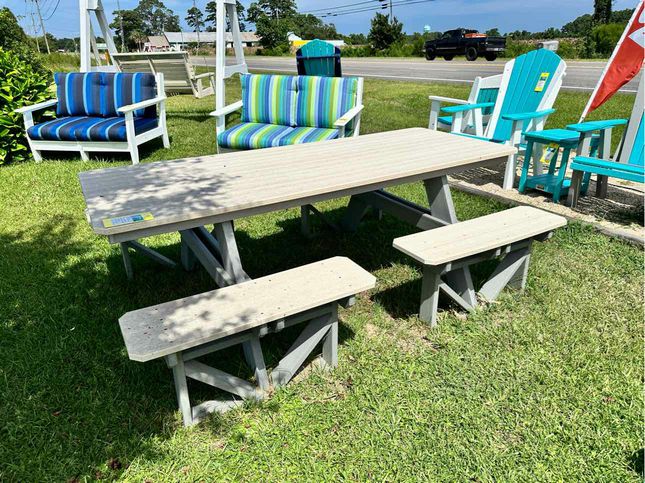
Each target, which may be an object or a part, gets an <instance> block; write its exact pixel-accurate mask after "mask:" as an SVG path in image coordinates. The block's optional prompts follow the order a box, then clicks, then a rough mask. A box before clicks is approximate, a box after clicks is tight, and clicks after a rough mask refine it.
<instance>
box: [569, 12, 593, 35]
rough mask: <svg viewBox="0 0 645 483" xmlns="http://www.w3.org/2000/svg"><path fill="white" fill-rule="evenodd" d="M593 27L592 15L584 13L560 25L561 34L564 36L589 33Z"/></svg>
mask: <svg viewBox="0 0 645 483" xmlns="http://www.w3.org/2000/svg"><path fill="white" fill-rule="evenodd" d="M592 28H593V15H591V14H589V13H586V14H584V15H580V16H579V17H577V18H575V19H573V20H572V21H571V22H569V23H566V24H564V25H563V27H562V35H564V36H565V37H584V36H586V35H589V32H591V29H592Z"/></svg>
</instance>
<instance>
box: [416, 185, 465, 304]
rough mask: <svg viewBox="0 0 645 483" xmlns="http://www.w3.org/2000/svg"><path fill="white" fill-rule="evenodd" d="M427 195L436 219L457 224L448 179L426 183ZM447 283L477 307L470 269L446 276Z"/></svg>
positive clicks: (454, 271) (453, 272) (462, 269)
mask: <svg viewBox="0 0 645 483" xmlns="http://www.w3.org/2000/svg"><path fill="white" fill-rule="evenodd" d="M424 185H425V189H426V195H427V196H428V202H429V203H430V212H431V213H432V215H433V216H434V217H436V218H439V219H441V220H443V221H446V222H448V223H457V222H458V221H459V220H458V219H457V214H456V213H455V206H454V204H453V202H452V195H451V194H450V185H449V184H448V178H447V177H446V176H442V177H440V178H433V179H428V180H425V181H424ZM445 279H446V283H447V284H448V285H449V286H450V287H451V288H452V289H453V290H454V291H455V292H457V293H458V294H459V296H460V297H461V298H463V299H464V300H465V301H466V302H467V303H468V304H469V305H471V306H473V307H474V306H475V305H477V298H476V296H475V288H474V286H473V280H472V277H471V276H470V270H469V269H468V267H463V268H459V269H457V270H453V271H452V272H450V273H448V274H446V276H445Z"/></svg>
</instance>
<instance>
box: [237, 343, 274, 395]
mask: <svg viewBox="0 0 645 483" xmlns="http://www.w3.org/2000/svg"><path fill="white" fill-rule="evenodd" d="M242 347H243V349H244V357H245V358H246V362H247V363H248V364H249V367H251V369H253V370H254V371H255V379H256V380H257V382H258V386H259V387H260V389H262V390H263V391H268V390H269V376H268V375H267V368H266V365H265V364H264V354H262V346H261V344H260V337H259V336H258V335H257V332H256V333H255V335H254V336H253V337H251V339H250V340H248V341H247V342H245V343H244V344H243V345H242Z"/></svg>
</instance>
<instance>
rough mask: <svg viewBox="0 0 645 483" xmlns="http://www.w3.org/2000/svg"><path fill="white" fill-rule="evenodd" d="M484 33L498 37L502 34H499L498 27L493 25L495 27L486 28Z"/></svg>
mask: <svg viewBox="0 0 645 483" xmlns="http://www.w3.org/2000/svg"><path fill="white" fill-rule="evenodd" d="M486 35H488V36H489V37H499V36H500V35H502V34H500V33H499V29H498V28H497V27H495V28H492V29H488V30H487V31H486Z"/></svg>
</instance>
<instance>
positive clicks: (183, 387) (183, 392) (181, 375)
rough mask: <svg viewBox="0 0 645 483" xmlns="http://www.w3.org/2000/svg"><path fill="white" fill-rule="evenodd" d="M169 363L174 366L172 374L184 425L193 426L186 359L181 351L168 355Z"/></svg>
mask: <svg viewBox="0 0 645 483" xmlns="http://www.w3.org/2000/svg"><path fill="white" fill-rule="evenodd" d="M166 361H167V363H168V365H169V366H170V367H171V368H172V375H173V378H174V380H175V392H176V393H177V402H178V403H179V410H180V411H181V416H182V418H183V420H184V426H192V425H193V424H194V422H193V410H192V408H191V406H190V398H189V397H188V381H187V379H186V368H185V367H184V360H183V358H182V356H181V352H180V353H177V354H173V355H171V356H168V357H166Z"/></svg>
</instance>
